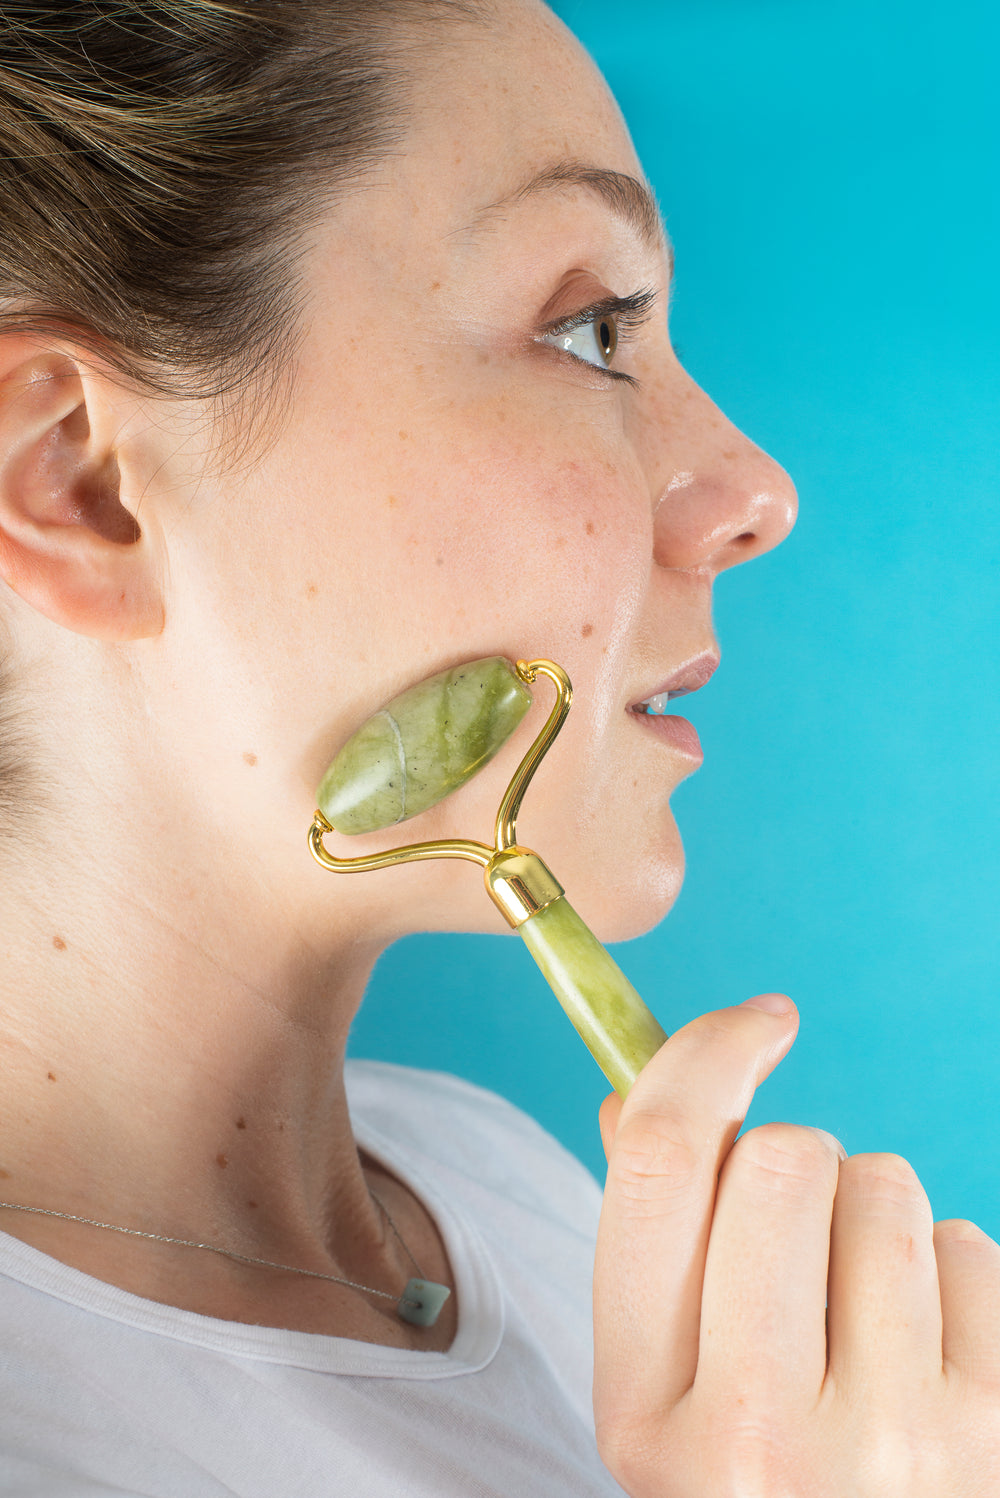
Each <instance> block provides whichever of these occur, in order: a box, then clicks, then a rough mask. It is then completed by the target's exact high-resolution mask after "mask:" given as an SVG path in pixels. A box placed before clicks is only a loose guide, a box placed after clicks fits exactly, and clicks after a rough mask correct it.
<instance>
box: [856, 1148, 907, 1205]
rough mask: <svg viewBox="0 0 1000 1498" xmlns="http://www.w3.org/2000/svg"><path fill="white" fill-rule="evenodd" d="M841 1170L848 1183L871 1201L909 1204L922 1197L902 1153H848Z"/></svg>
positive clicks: (888, 1203) (887, 1203)
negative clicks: (848, 1156)
mask: <svg viewBox="0 0 1000 1498" xmlns="http://www.w3.org/2000/svg"><path fill="white" fill-rule="evenodd" d="M844 1170H845V1173H846V1179H847V1180H848V1181H849V1183H850V1184H851V1186H852V1187H853V1188H854V1189H855V1190H856V1191H858V1192H859V1193H860V1194H861V1195H863V1196H864V1197H865V1198H867V1199H868V1200H869V1201H871V1202H873V1203H884V1204H886V1205H888V1206H904V1207H910V1206H913V1205H914V1204H915V1203H918V1202H919V1203H922V1202H923V1201H925V1200H926V1198H925V1196H924V1189H923V1187H922V1186H921V1184H920V1180H919V1178H918V1176H917V1173H916V1171H915V1170H914V1169H913V1166H912V1165H911V1164H910V1162H909V1161H908V1160H904V1159H903V1157H902V1155H891V1154H872V1155H852V1156H851V1158H850V1160H848V1161H846V1162H845V1166H844Z"/></svg>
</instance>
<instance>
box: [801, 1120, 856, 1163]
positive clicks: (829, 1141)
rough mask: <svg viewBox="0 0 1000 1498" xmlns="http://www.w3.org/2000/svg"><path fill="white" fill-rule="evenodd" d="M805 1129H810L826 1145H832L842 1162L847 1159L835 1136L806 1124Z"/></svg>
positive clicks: (825, 1130) (826, 1130)
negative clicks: (824, 1141) (823, 1140)
mask: <svg viewBox="0 0 1000 1498" xmlns="http://www.w3.org/2000/svg"><path fill="white" fill-rule="evenodd" d="M806 1128H807V1129H812V1131H813V1133H814V1134H818V1135H819V1137H820V1138H821V1139H825V1140H826V1142H827V1144H832V1145H833V1147H834V1149H835V1150H836V1151H837V1154H838V1155H839V1156H840V1158H841V1159H842V1160H846V1159H847V1151H846V1150H845V1148H844V1146H843V1145H842V1144H841V1142H840V1140H839V1139H838V1138H837V1136H836V1135H835V1134H831V1133H830V1132H829V1130H828V1129H817V1128H816V1126H815V1124H806Z"/></svg>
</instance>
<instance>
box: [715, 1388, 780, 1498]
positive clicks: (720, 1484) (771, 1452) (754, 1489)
mask: <svg viewBox="0 0 1000 1498" xmlns="http://www.w3.org/2000/svg"><path fill="white" fill-rule="evenodd" d="M705 1444H706V1450H707V1452H708V1453H709V1456H708V1461H707V1463H706V1465H707V1468H708V1470H707V1472H706V1478H707V1485H706V1487H705V1489H704V1491H705V1492H706V1493H712V1494H720V1495H726V1498H729V1495H732V1498H800V1495H801V1489H800V1488H799V1486H798V1485H797V1482H796V1480H795V1477H794V1476H793V1473H792V1470H791V1469H792V1468H793V1467H794V1466H795V1462H794V1455H793V1443H792V1442H791V1441H789V1439H788V1432H787V1431H786V1430H784V1429H782V1428H781V1425H780V1423H779V1422H775V1421H774V1420H772V1419H769V1418H767V1417H766V1416H764V1415H763V1414H761V1415H759V1416H758V1417H756V1418H755V1417H754V1416H752V1415H749V1414H747V1413H745V1412H744V1411H743V1410H742V1409H741V1410H740V1411H738V1412H733V1411H730V1413H729V1418H728V1419H727V1421H726V1423H725V1427H724V1428H722V1429H717V1430H715V1431H714V1432H712V1433H711V1436H710V1439H709V1440H708V1441H706V1443H705ZM798 1476H799V1478H801V1473H799V1474H798Z"/></svg>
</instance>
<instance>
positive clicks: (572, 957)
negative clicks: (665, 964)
mask: <svg viewBox="0 0 1000 1498" xmlns="http://www.w3.org/2000/svg"><path fill="white" fill-rule="evenodd" d="M517 930H518V935H519V936H520V937H521V938H522V939H523V941H524V944H525V946H526V947H527V949H528V951H529V952H530V953H531V955H532V957H533V958H534V959H535V961H536V962H537V963H538V966H539V967H540V968H541V970H542V973H543V975H544V977H545V981H546V982H547V983H548V985H549V987H550V988H551V989H552V992H553V993H554V994H555V996H556V998H557V999H558V1000H559V1002H560V1004H561V1005H562V1006H563V1008H564V1009H565V1011H566V1013H567V1014H568V1015H569V1018H570V1019H571V1020H572V1022H573V1024H574V1026H575V1027H576V1031H577V1034H578V1035H579V1036H580V1039H581V1040H582V1041H583V1043H584V1045H585V1046H586V1047H587V1049H588V1050H589V1051H590V1054H591V1055H592V1056H593V1058H594V1060H595V1061H596V1062H597V1064H598V1066H599V1067H600V1068H601V1071H602V1072H603V1073H604V1075H605V1076H606V1077H607V1079H608V1081H609V1082H610V1083H611V1085H612V1087H613V1088H614V1089H615V1091H616V1092H617V1093H618V1094H619V1095H620V1096H621V1097H625V1095H626V1093H627V1092H628V1090H629V1088H630V1087H631V1086H632V1083H633V1082H634V1081H635V1079H636V1077H637V1076H638V1075H639V1073H640V1072H641V1071H642V1068H643V1067H644V1066H645V1065H646V1062H647V1061H648V1060H649V1059H650V1058H651V1057H652V1056H654V1055H655V1054H656V1052H657V1051H658V1050H659V1049H660V1046H661V1045H662V1044H663V1042H664V1041H665V1040H666V1038H667V1035H666V1031H665V1030H664V1029H663V1027H662V1026H661V1025H660V1024H659V1022H658V1021H657V1020H656V1019H655V1018H654V1016H653V1015H652V1014H651V1013H650V1011H649V1009H647V1007H646V1005H645V1004H644V1003H643V1002H642V999H640V997H639V995H638V994H637V993H636V991H635V989H634V988H633V987H632V985H631V983H630V982H629V981H628V979H627V978H626V976H625V974H624V973H623V972H622V970H621V968H620V967H619V966H618V964H617V962H615V960H614V958H613V957H612V956H611V955H610V953H609V952H607V951H606V950H605V948H604V947H602V946H601V943H600V942H599V941H598V940H597V937H596V936H595V935H594V933H593V931H591V929H590V927H589V926H588V925H586V924H585V922H584V921H582V920H581V919H580V917H579V916H578V915H577V913H576V911H575V910H574V909H573V907H572V905H571V904H570V903H569V901H568V900H567V898H566V896H565V895H560V897H559V899H558V900H555V901H553V903H552V904H551V905H546V907H545V909H544V910H539V911H537V912H536V914H535V915H533V916H529V917H528V919H527V920H526V921H524V922H523V924H522V925H520V926H518V928H517Z"/></svg>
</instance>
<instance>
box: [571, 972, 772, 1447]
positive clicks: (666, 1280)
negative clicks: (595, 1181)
mask: <svg viewBox="0 0 1000 1498" xmlns="http://www.w3.org/2000/svg"><path fill="white" fill-rule="evenodd" d="M765 1004H767V1005H768V1006H769V1007H768V1008H767V1009H765V1008H764V1007H763V1006H764V1005H765ZM797 1024H798V1015H797V1012H796V1010H795V1006H794V1004H792V1002H791V1000H790V999H787V998H785V997H784V996H783V995H777V994H768V995H765V996H763V997H762V998H761V999H751V1000H748V1001H747V1003H746V1004H742V1005H740V1006H739V1007H738V1008H734V1009H720V1010H717V1011H716V1012H714V1013H712V1014H706V1015H702V1016H701V1017H700V1018H699V1019H696V1020H693V1021H692V1023H691V1024H689V1025H687V1026H685V1028H684V1029H683V1030H678V1031H677V1033H676V1034H675V1035H673V1036H672V1037H671V1038H670V1040H668V1041H667V1042H666V1044H665V1045H664V1046H663V1047H662V1048H661V1049H660V1050H659V1051H658V1052H657V1054H656V1055H655V1056H654V1057H653V1059H652V1061H650V1062H649V1064H648V1065H647V1066H646V1067H645V1068H644V1069H643V1071H642V1072H641V1074H640V1076H639V1077H638V1079H637V1081H636V1083H635V1085H634V1086H633V1088H632V1090H631V1092H630V1093H629V1095H628V1097H627V1098H626V1100H625V1102H624V1104H623V1105H622V1108H621V1112H620V1115H619V1117H618V1121H617V1128H615V1130H614V1138H613V1142H612V1144H611V1149H610V1153H609V1158H608V1178H607V1184H606V1186H605V1191H604V1205H603V1208H602V1211H601V1221H600V1226H599V1229H598V1237H597V1255H596V1260H595V1264H594V1411H595V1416H596V1419H597V1428H598V1432H599V1433H600V1432H601V1430H602V1428H604V1429H608V1428H610V1429H612V1430H614V1429H620V1428H622V1425H623V1423H624V1424H625V1425H628V1426H629V1427H633V1428H634V1427H636V1425H641V1423H642V1422H643V1421H645V1420H648V1419H653V1420H657V1421H658V1420H660V1419H662V1418H663V1417H664V1416H665V1415H666V1414H667V1412H668V1411H669V1409H670V1408H671V1406H672V1405H673V1404H674V1403H676V1401H677V1400H678V1399H679V1398H680V1397H681V1395H682V1394H683V1393H684V1392H685V1391H686V1390H687V1389H688V1388H690V1386H691V1384H692V1382H693V1381H694V1374H695V1367H696V1364H697V1359H698V1331H699V1325H700V1318H701V1295H702V1282H703V1279H704V1273H705V1257H706V1251H707V1247H708V1240H709V1235H710V1232H711V1225H712V1212H713V1208H714V1204H715V1192H716V1186H717V1183H718V1176H719V1170H720V1168H721V1165H722V1162H723V1160H724V1159H725V1157H726V1155H727V1154H728V1153H729V1150H730V1149H731V1148H732V1145H733V1141H734V1140H735V1138H736V1135H737V1134H738V1132H739V1129H740V1126H741V1124H742V1122H743V1119H744V1117H745V1115H746V1112H747V1109H748V1108H749V1106H750V1101H751V1099H752V1097H753V1094H754V1091H755V1089H756V1088H757V1086H758V1085H759V1084H760V1083H761V1082H762V1081H763V1080H764V1078H765V1077H766V1076H768V1075H769V1073H770V1072H771V1071H773V1069H774V1067H775V1066H777V1064H778V1062H779V1061H780V1060H781V1058H782V1057H783V1056H784V1055H785V1053H786V1052H787V1050H788V1048H789V1047H790V1045H791V1043H792V1041H793V1040H794V1038H795V1032H796V1029H797ZM608 1121H609V1120H607V1119H605V1123H606V1124H607V1122H608ZM609 1132H610V1131H609Z"/></svg>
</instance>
